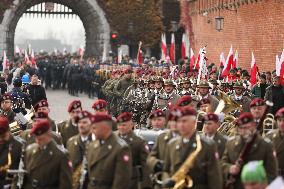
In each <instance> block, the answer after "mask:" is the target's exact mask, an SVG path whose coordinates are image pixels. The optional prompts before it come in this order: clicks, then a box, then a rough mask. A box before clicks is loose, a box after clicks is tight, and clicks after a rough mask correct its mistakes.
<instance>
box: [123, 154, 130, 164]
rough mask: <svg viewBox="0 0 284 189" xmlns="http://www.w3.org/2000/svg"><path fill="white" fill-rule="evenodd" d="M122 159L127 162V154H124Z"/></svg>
mask: <svg viewBox="0 0 284 189" xmlns="http://www.w3.org/2000/svg"><path fill="white" fill-rule="evenodd" d="M123 161H125V162H128V161H129V155H127V154H125V155H124V156H123Z"/></svg>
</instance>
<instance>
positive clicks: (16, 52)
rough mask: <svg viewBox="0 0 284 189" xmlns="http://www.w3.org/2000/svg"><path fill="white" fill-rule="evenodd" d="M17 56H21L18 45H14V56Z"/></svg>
mask: <svg viewBox="0 0 284 189" xmlns="http://www.w3.org/2000/svg"><path fill="white" fill-rule="evenodd" d="M17 54H18V55H21V50H20V48H19V46H18V45H16V47H15V55H17Z"/></svg>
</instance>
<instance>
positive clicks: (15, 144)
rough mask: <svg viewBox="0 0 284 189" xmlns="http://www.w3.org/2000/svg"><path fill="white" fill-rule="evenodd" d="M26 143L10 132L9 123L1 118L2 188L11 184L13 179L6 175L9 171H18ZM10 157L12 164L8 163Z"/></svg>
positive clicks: (0, 183)
mask: <svg viewBox="0 0 284 189" xmlns="http://www.w3.org/2000/svg"><path fill="white" fill-rule="evenodd" d="M23 146H24V141H23V140H20V139H19V138H18V137H14V136H13V135H12V133H11V132H10V128H9V121H8V119H7V118H6V117H4V116H0V154H1V155H0V157H1V158H0V188H4V186H8V185H10V184H11V181H12V179H11V178H8V175H7V174H6V171H7V169H18V167H19V163H20V159H21V155H22V149H23ZM9 156H10V157H11V162H9V161H8V158H9Z"/></svg>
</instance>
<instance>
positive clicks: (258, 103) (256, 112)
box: [250, 98, 267, 133]
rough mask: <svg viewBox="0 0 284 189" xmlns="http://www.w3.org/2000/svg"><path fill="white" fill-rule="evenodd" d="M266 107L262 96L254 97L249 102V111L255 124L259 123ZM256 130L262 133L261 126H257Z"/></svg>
mask: <svg viewBox="0 0 284 189" xmlns="http://www.w3.org/2000/svg"><path fill="white" fill-rule="evenodd" d="M266 108H267V105H266V103H265V101H264V100H263V99H262V98H254V99H253V100H252V101H251V103H250V112H251V114H252V116H253V119H254V121H255V122H256V124H257V125H260V123H259V122H260V119H261V118H262V116H263V114H264V113H265V110H266ZM257 130H258V131H259V132H260V133H262V130H263V129H262V128H257Z"/></svg>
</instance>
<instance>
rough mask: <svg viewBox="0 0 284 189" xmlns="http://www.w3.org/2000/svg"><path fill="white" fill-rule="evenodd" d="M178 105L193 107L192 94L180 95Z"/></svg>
mask: <svg viewBox="0 0 284 189" xmlns="http://www.w3.org/2000/svg"><path fill="white" fill-rule="evenodd" d="M176 105H177V106H179V107H184V106H190V107H193V104H192V98H191V96H190V95H184V96H182V97H180V98H179V99H178V101H177V104H176Z"/></svg>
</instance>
